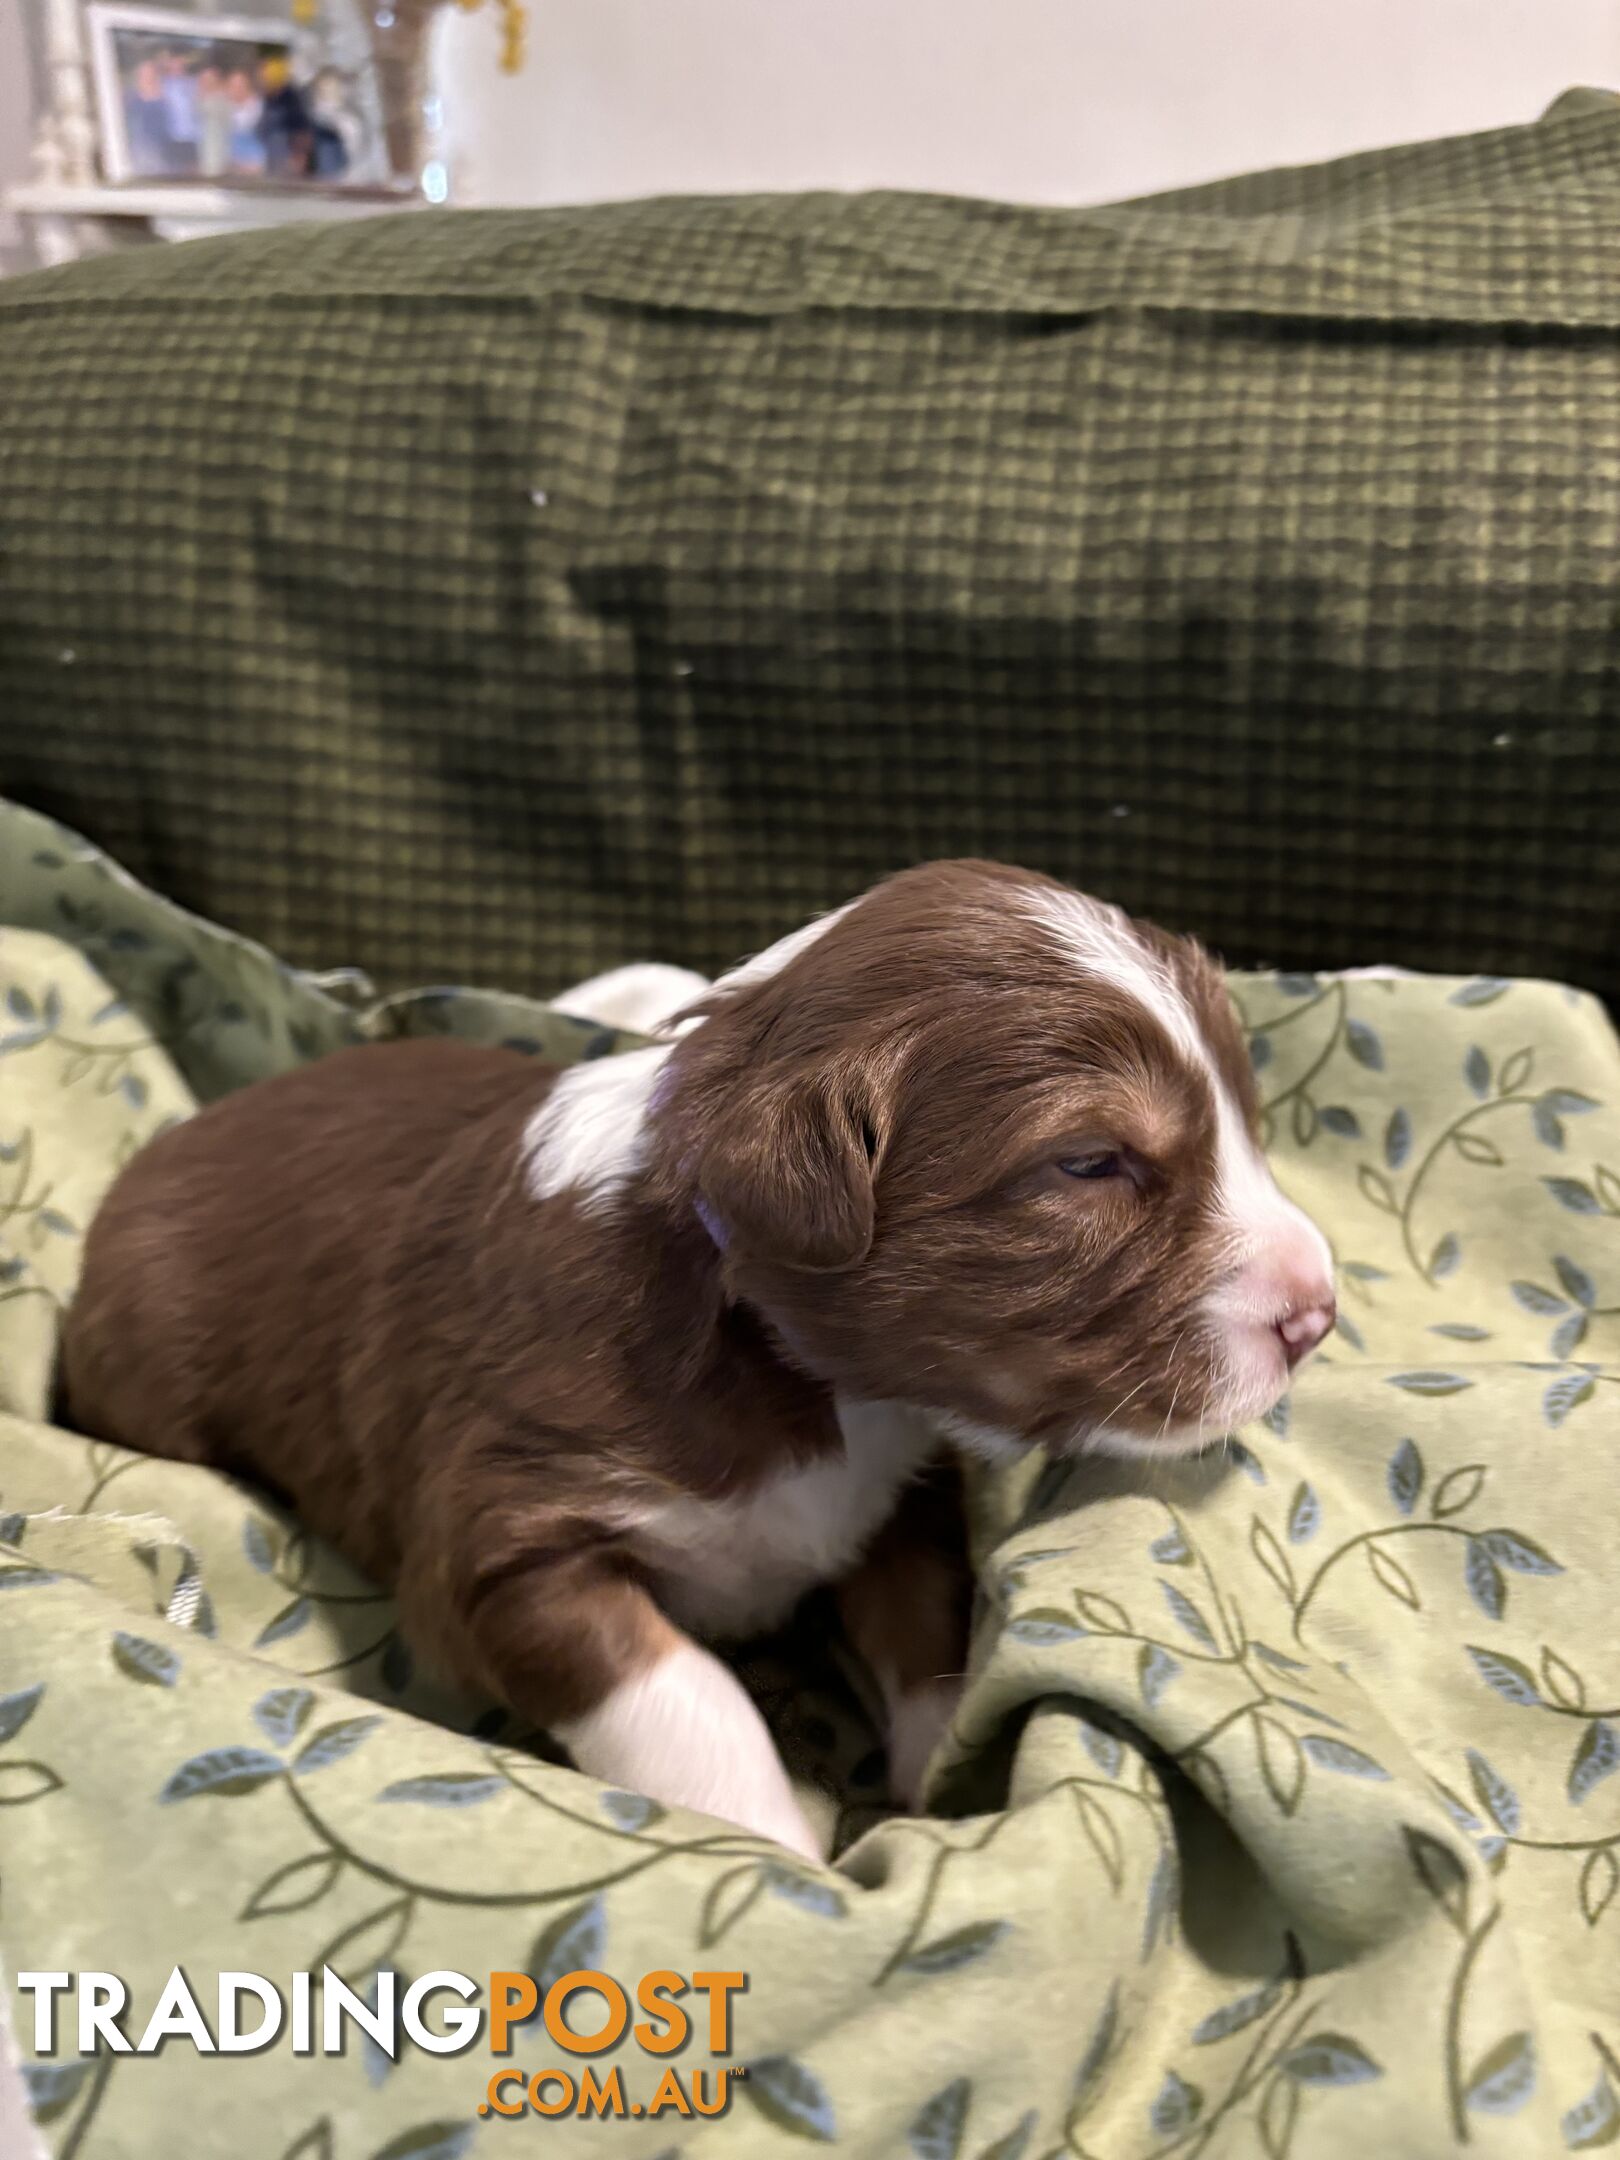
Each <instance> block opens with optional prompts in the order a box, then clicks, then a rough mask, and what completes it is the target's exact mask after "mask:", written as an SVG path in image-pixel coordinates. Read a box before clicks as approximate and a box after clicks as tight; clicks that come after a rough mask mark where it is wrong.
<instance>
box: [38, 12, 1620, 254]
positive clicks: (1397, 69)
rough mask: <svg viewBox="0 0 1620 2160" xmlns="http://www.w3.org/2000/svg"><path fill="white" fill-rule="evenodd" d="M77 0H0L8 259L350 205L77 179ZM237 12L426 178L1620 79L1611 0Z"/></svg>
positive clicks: (570, 181)
mask: <svg viewBox="0 0 1620 2160" xmlns="http://www.w3.org/2000/svg"><path fill="white" fill-rule="evenodd" d="M81 8H82V0H0V201H3V202H4V204H5V205H6V206H7V207H6V208H0V270H3V269H8V268H9V269H18V268H21V267H25V266H26V265H27V264H28V263H30V262H32V261H33V260H36V259H38V256H39V253H40V252H41V250H42V249H43V250H44V251H45V252H47V253H50V254H52V255H61V254H64V253H73V252H78V251H79V250H80V249H81V248H83V247H88V246H107V245H113V244H117V243H118V242H119V241H120V240H123V241H128V240H131V239H148V238H151V237H153V236H154V233H157V234H158V236H165V235H169V236H173V235H177V234H179V233H183V232H188V231H198V230H203V229H218V228H219V225H220V224H221V223H222V222H223V223H226V224H229V223H237V224H240V223H248V222H253V223H263V222H267V221H272V220H275V219H279V218H281V217H284V216H288V215H303V216H310V215H317V214H319V215H328V216H330V215H343V214H352V213H353V211H354V209H355V207H356V205H355V204H354V203H353V202H347V203H342V202H333V203H327V204H324V205H318V204H317V202H316V200H315V198H314V197H313V196H310V197H308V198H306V199H304V200H302V201H301V202H298V201H295V202H287V201H285V200H281V201H277V202H274V203H267V202H265V201H263V200H260V201H258V202H256V203H253V204H249V203H248V202H247V201H246V200H245V199H243V198H244V195H245V192H246V191H242V193H240V194H239V195H238V197H237V198H236V199H235V200H233V201H231V202H228V203H225V204H221V203H219V202H218V201H217V200H214V201H199V202H197V203H194V204H192V205H191V206H190V214H189V216H188V215H186V214H184V212H185V209H186V206H185V205H181V204H177V203H175V202H173V201H170V202H169V203H168V204H167V205H166V206H165V205H164V204H162V203H159V204H157V205H155V206H154V205H151V204H147V203H141V204H138V205H137V204H135V203H133V202H132V201H129V200H126V201H124V202H123V203H122V204H109V203H108V202H107V201H106V200H105V198H104V197H103V196H101V195H100V194H96V195H95V196H94V197H92V196H90V195H88V194H86V192H85V191H86V190H90V189H93V188H99V184H100V181H101V179H102V178H103V174H102V171H101V169H100V167H99V166H98V162H97V122H96V114H95V101H94V97H93V94H92V88H91V84H90V81H89V71H88V61H87V58H86V53H85V48H84V36H83V29H82V20H83V18H82V12H81ZM193 12H196V13H198V14H203V13H205V12H207V11H206V10H205V9H203V8H197V9H195V10H193ZM230 12H231V13H232V14H234V15H237V16H243V17H247V18H251V19H255V20H260V21H263V22H266V23H272V24H281V25H283V26H290V27H291V28H292V29H293V30H294V31H295V32H296V33H297V35H298V36H299V37H300V38H301V39H303V41H304V43H305V46H306V47H307V48H308V49H309V50H310V52H311V54H312V55H314V54H317V53H318V54H319V56H320V58H321V60H322V61H324V67H325V72H324V74H323V73H322V72H321V70H320V68H319V67H318V66H317V65H315V64H314V62H313V61H312V64H311V67H310V69H309V75H308V80H309V82H310V86H311V95H314V94H316V92H315V89H314V84H315V82H316V80H317V79H318V80H320V81H321V83H322V84H323V88H322V89H321V91H320V93H319V94H320V95H322V96H324V97H325V98H326V99H327V100H328V101H329V102H330V101H332V100H333V99H334V98H335V97H336V94H337V82H336V77H338V76H341V77H343V78H345V79H346V80H347V81H348V82H349V83H352V84H354V85H355V86H356V89H357V94H358V95H359V96H360V97H361V98H362V99H364V98H371V99H374V100H375V104H376V107H377V108H378V110H379V113H380V124H381V126H382V128H383V129H384V131H385V133H386V139H387V172H388V173H390V174H392V175H394V176H396V177H398V178H401V179H403V180H405V181H406V182H407V183H408V184H409V185H410V186H411V187H412V188H413V189H414V190H415V191H416V196H417V199H421V198H424V197H425V199H426V200H428V201H429V202H442V201H446V200H454V201H457V202H461V203H498V204H544V203H581V202H597V201H612V200H617V199H623V198H626V197H633V196H637V195H643V194H662V193H686V192H720V193H739V192H746V191H750V190H775V189H797V188H822V187H834V188H864V187H899V188H919V189H925V190H937V191H940V192H943V193H950V194H966V195H984V196H990V197H997V198H1001V199H1004V200H1009V201H1017V202H1032V203H1078V202H1095V201H1102V200H1107V199H1109V198H1117V197H1123V196H1130V195H1135V194H1141V193H1145V192H1147V191H1149V190H1152V189H1157V188H1168V187H1177V186H1183V185H1189V184H1192V183H1196V182H1198V181H1202V180H1207V179H1212V178H1216V177H1219V176H1221V175H1223V174H1226V173H1230V172H1235V171H1240V170H1242V169H1244V168H1245V167H1247V166H1251V165H1253V164H1254V163H1255V162H1256V158H1257V153H1259V154H1263V156H1264V159H1265V161H1266V162H1267V163H1273V164H1289V163H1294V162H1300V161H1306V160H1312V159H1319V158H1327V157H1333V156H1336V155H1339V154H1341V153H1343V152H1346V151H1354V150H1360V149H1367V148H1371V147H1373V146H1374V145H1376V144H1379V143H1387V142H1390V141H1394V140H1400V139H1406V140H1417V139H1420V138H1422V137H1425V136H1439V135H1445V134H1454V133H1459V132H1466V131H1468V130H1471V129H1476V128H1479V129H1482V128H1489V127H1493V126H1499V125H1502V124H1504V123H1508V122H1512V121H1515V120H1528V119H1530V118H1532V117H1533V116H1534V115H1535V114H1536V113H1537V112H1538V111H1540V110H1541V109H1542V108H1543V107H1545V106H1546V104H1547V103H1548V102H1549V101H1550V100H1551V98H1552V97H1553V96H1554V95H1555V94H1556V93H1557V92H1558V91H1559V90H1561V89H1563V88H1564V87H1566V86H1567V85H1568V84H1570V83H1573V82H1590V83H1614V82H1616V81H1620V4H1617V0H1555V4H1552V5H1549V4H1548V0H1358V5H1356V6H1355V7H1336V8H1328V7H1321V6H1317V7H1300V6H1298V5H1296V4H1294V0H1227V4H1225V5H1222V6H1219V7H1217V6H1214V5H1211V4H1210V0H1157V4H1156V5H1154V6H1153V7H1151V8H1143V7H1130V6H1126V5H1123V4H1121V0H999V4H998V5H996V6H994V7H989V6H986V5H984V4H983V0H933V4H932V5H930V6H929V7H927V8H926V9H925V8H922V7H919V6H918V5H917V4H916V0H769V4H764V0H489V4H488V5H484V4H481V0H472V4H471V5H455V4H445V0H238V4H237V5H235V6H233V7H231V9H230ZM1261 146H1263V152H1261ZM374 177H379V178H380V177H384V175H375V176H374ZM64 189H66V190H68V191H69V193H68V194H67V195H64V194H63V192H62V191H63V190H64ZM74 190H77V191H79V200H78V203H77V206H76V207H77V210H78V212H79V215H78V217H77V218H76V219H75V218H73V217H71V216H70V215H69V213H70V212H72V211H73V210H74V209H75V203H74V200H73V194H72V191H74ZM368 207H370V208H371V209H375V208H376V207H378V206H377V205H376V204H371V205H369V206H368ZM165 210H166V215H165ZM137 212H138V214H137ZM153 212H155V214H149V213H153ZM53 216H54V217H55V223H54V224H53V223H51V222H50V220H51V218H52V217H53Z"/></svg>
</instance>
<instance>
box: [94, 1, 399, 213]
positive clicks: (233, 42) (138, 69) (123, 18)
mask: <svg viewBox="0 0 1620 2160" xmlns="http://www.w3.org/2000/svg"><path fill="white" fill-rule="evenodd" d="M85 22H86V26H87V29H88V33H89V43H90V64H91V74H92V79H93V82H94V86H95V99H96V112H97V119H98V123H99V129H100V139H101V168H102V175H103V178H104V179H106V180H107V181H108V182H109V183H111V184H113V185H124V184H137V185H142V186H151V185H153V184H167V183H181V184H189V185H191V186H193V187H195V186H197V185H199V184H202V185H206V186H215V187H227V188H264V187H274V188H289V187H290V188H299V189H302V188H310V187H313V188H319V189H324V190H343V189H349V188H365V189H367V190H373V191H374V190H375V189H377V187H378V186H379V185H382V186H387V185H389V184H390V182H391V181H392V177H393V176H392V175H391V174H390V173H389V172H388V169H387V152H386V146H385V145H384V144H383V143H382V142H381V141H380V140H379V139H376V138H377V135H378V131H377V130H376V129H375V128H374V127H373V126H372V124H371V120H370V117H369V115H370V107H369V105H368V101H367V100H366V98H365V97H363V96H361V95H359V94H357V87H356V86H355V85H354V84H353V83H352V82H351V81H350V80H349V78H347V77H346V76H344V75H343V73H342V71H341V70H339V69H337V68H335V67H330V66H325V67H316V68H314V70H313V72H310V71H309V70H308V69H307V67H306V66H305V65H303V64H302V52H301V47H300V41H299V37H298V33H297V31H296V30H295V28H294V26H293V24H292V23H290V22H280V21H275V20H273V19H269V18H264V17H256V16H233V15H196V14H191V13H189V12H188V11H186V10H183V9H179V8H164V7H147V6H144V5H136V4H134V0H129V4H126V0H89V5H88V6H87V7H86V8H85Z"/></svg>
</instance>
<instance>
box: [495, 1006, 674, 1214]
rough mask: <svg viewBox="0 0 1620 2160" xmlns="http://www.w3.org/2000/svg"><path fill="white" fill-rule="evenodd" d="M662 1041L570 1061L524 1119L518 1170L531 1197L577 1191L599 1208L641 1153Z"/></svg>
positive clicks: (641, 1159)
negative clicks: (520, 1168) (581, 1061)
mask: <svg viewBox="0 0 1620 2160" xmlns="http://www.w3.org/2000/svg"><path fill="white" fill-rule="evenodd" d="M671 1048H672V1045H671V1044H669V1043H651V1044H649V1045H648V1047H647V1048H646V1049H645V1050H626V1051H624V1052H623V1053H622V1055H620V1056H618V1057H605V1058H592V1059H590V1060H589V1061H588V1062H587V1063H585V1064H581V1065H571V1066H570V1067H569V1068H568V1070H567V1071H566V1072H565V1073H564V1074H563V1075H562V1077H561V1078H560V1079H559V1080H558V1081H557V1083H556V1084H555V1086H554V1087H553V1088H552V1090H551V1093H550V1094H549V1095H548V1096H547V1097H546V1099H545V1101H544V1102H543V1103H542V1104H541V1105H540V1107H539V1109H538V1110H536V1112H535V1113H534V1115H533V1117H531V1118H530V1120H529V1122H528V1124H527V1125H526V1126H525V1127H524V1131H523V1139H522V1142H521V1154H522V1159H523V1170H524V1176H525V1178H526V1180H527V1182H528V1187H529V1191H530V1192H531V1193H532V1194H533V1196H534V1198H535V1199H536V1200H552V1199H555V1198H556V1197H557V1195H558V1194H559V1193H565V1192H571V1193H574V1194H575V1195H577V1197H578V1200H579V1204H580V1206H581V1207H582V1208H583V1209H585V1211H586V1212H587V1213H600V1212H601V1210H602V1209H604V1208H606V1207H608V1206H610V1205H611V1204H612V1201H613V1198H614V1195H615V1194H616V1193H617V1192H619V1191H620V1189H621V1188H622V1187H623V1186H624V1185H626V1184H627V1183H628V1182H629V1180H630V1179H631V1178H633V1177H634V1176H635V1175H636V1173H637V1171H639V1170H640V1169H641V1168H642V1166H643V1164H644V1163H645V1161H646V1152H647V1105H648V1102H649V1099H650V1098H651V1095H652V1091H653V1088H654V1087H655V1086H656V1084H657V1081H658V1075H659V1073H660V1072H661V1071H662V1070H663V1068H664V1062H665V1060H666V1059H667V1058H668V1056H669V1054H670V1050H671Z"/></svg>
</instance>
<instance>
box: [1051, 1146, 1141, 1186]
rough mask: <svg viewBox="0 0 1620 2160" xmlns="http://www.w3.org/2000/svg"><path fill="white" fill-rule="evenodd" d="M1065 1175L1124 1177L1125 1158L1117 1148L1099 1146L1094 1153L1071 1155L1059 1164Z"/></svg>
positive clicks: (1076, 1176)
mask: <svg viewBox="0 0 1620 2160" xmlns="http://www.w3.org/2000/svg"><path fill="white" fill-rule="evenodd" d="M1058 1168H1059V1169H1060V1170H1061V1171H1062V1172H1063V1175H1064V1176H1065V1177H1072V1178H1086V1179H1093V1178H1115V1177H1124V1176H1125V1175H1126V1170H1125V1158H1124V1156H1123V1155H1121V1154H1120V1153H1119V1151H1118V1150H1117V1149H1114V1150H1107V1149H1101V1148H1099V1149H1098V1151H1097V1152H1096V1154H1094V1155H1069V1156H1066V1157H1065V1158H1064V1159H1063V1161H1061V1162H1060V1163H1059V1164H1058Z"/></svg>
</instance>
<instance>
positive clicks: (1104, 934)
mask: <svg viewBox="0 0 1620 2160" xmlns="http://www.w3.org/2000/svg"><path fill="white" fill-rule="evenodd" d="M1020 900H1021V902H1022V905H1023V907H1024V909H1025V911H1026V913H1028V914H1030V915H1032V916H1033V917H1034V918H1035V920H1036V921H1037V922H1039V923H1043V924H1044V925H1045V926H1046V928H1047V929H1048V930H1050V931H1051V932H1052V934H1053V936H1054V937H1055V938H1056V939H1057V941H1058V943H1059V944H1060V945H1061V946H1062V947H1063V948H1064V950H1065V951H1066V952H1067V953H1068V954H1069V955H1070V957H1071V958H1072V959H1073V961H1074V963H1075V965H1076V966H1077V967H1078V968H1080V969H1082V970H1083V971H1084V972H1085V973H1086V974H1087V975H1096V976H1098V977H1100V978H1101V980H1102V981H1104V982H1106V983H1108V984H1109V985H1110V986H1111V987H1112V988H1114V989H1116V990H1120V991H1123V992H1124V994H1125V995H1126V996H1127V997H1129V998H1133V999H1134V1000H1135V1001H1136V1003H1137V1004H1138V1005H1140V1006H1142V1007H1143V1009H1144V1010H1145V1011H1147V1012H1149V1013H1151V1014H1152V1016H1153V1018H1154V1019H1155V1020H1157V1021H1158V1023H1159V1025H1160V1026H1161V1027H1162V1028H1163V1029H1164V1031H1165V1033H1166V1034H1167V1035H1168V1036H1169V1038H1170V1040H1171V1042H1172V1043H1174V1044H1175V1046H1176V1048H1177V1050H1179V1051H1180V1053H1181V1055H1182V1056H1183V1057H1184V1058H1185V1059H1186V1060H1187V1062H1188V1063H1189V1064H1190V1065H1194V1066H1196V1067H1197V1068H1198V1069H1199V1070H1200V1071H1202V1072H1205V1073H1208V1074H1209V1075H1210V1077H1211V1079H1214V1078H1215V1073H1214V1068H1213V1065H1212V1063H1211V1060H1210V1055H1209V1047H1208V1045H1207V1044H1206V1043H1205V1041H1204V1036H1203V1031H1202V1029H1201V1028H1200V1027H1199V1025H1198V1022H1197V1020H1196V1018H1195V1017H1194V1015H1193V1010H1192V1007H1191V1006H1190V1005H1189V1004H1188V1003H1187V1000H1186V998H1185V997H1184V996H1183V995H1182V991H1181V986H1180V984H1179V983H1178V982H1177V981H1176V979H1175V977H1174V976H1173V975H1172V974H1171V972H1170V970H1169V969H1168V968H1167V967H1166V966H1165V965H1164V962H1163V961H1162V960H1161V959H1160V958H1159V956H1158V954H1157V953H1155V952H1154V951H1153V950H1152V949H1151V948H1150V947H1149V946H1147V945H1145V944H1144V943H1143V942H1142V940H1141V939H1140V938H1139V937H1138V936H1137V934H1136V932H1135V930H1134V928H1133V927H1132V925H1131V920H1130V917H1129V916H1128V915H1127V914H1126V913H1125V912H1124V910H1123V909H1122V908H1117V907H1108V906H1106V905H1105V904H1104V903H1103V902H1102V901H1101V900H1089V899H1087V897H1086V896H1085V894H1084V893H1076V892H1065V891H1064V890H1063V888H1062V887H1061V886H1047V885H1039V886H1031V887H1029V888H1028V890H1027V891H1025V892H1024V893H1022V894H1021V895H1020Z"/></svg>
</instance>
